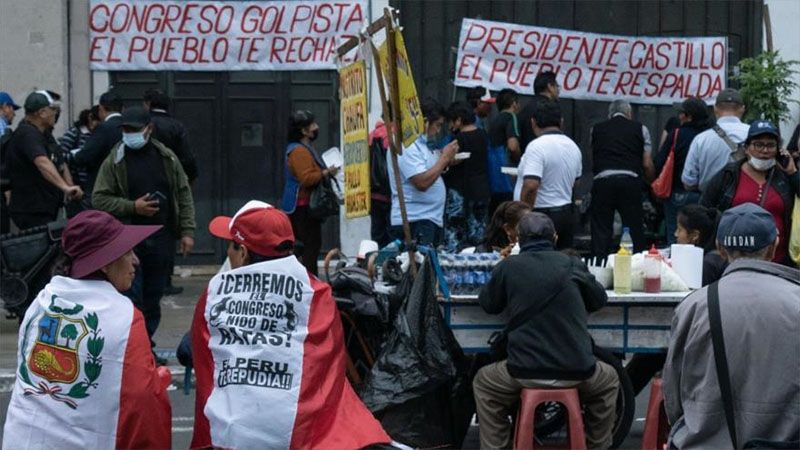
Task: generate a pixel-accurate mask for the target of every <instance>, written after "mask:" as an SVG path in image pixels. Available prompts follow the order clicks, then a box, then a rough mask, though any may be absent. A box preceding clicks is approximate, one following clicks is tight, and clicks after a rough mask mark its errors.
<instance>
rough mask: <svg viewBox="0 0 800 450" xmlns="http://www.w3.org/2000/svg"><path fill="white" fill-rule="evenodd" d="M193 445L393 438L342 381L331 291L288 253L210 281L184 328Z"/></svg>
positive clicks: (273, 445)
mask: <svg viewBox="0 0 800 450" xmlns="http://www.w3.org/2000/svg"><path fill="white" fill-rule="evenodd" d="M192 347H193V352H192V355H193V361H194V368H195V371H196V374H197V397H196V404H195V427H194V437H193V439H192V445H191V447H192V448H204V447H211V446H214V447H221V448H235V449H265V448H269V449H289V448H291V449H356V448H362V447H366V446H368V445H370V444H378V443H383V444H388V443H390V442H391V439H390V438H389V436H388V435H387V434H386V432H384V431H383V428H382V427H381V425H380V423H379V422H378V421H377V420H375V418H374V417H373V416H372V413H370V412H369V410H367V408H366V407H365V406H364V404H363V403H362V402H361V400H360V399H359V398H358V396H356V394H355V392H354V391H353V389H352V387H351V386H350V383H349V382H348V381H347V379H346V377H345V356H346V353H345V348H344V337H343V332H342V324H341V321H340V319H339V313H338V311H337V309H336V304H335V303H334V300H333V296H332V295H331V290H330V286H328V285H327V284H325V283H323V282H321V281H319V280H318V279H317V278H315V277H313V276H311V275H309V274H308V272H307V271H306V269H305V268H304V267H303V265H301V264H300V263H299V262H298V261H297V259H296V258H295V257H294V256H289V257H285V258H281V259H276V260H271V261H267V262H262V263H258V264H253V265H249V266H244V267H241V268H238V269H235V270H231V271H229V272H224V273H220V274H218V275H217V276H215V277H214V278H213V279H212V280H211V281H210V282H209V285H208V289H207V291H206V293H205V294H204V295H203V296H202V297H201V298H200V300H199V302H198V304H197V307H196V309H195V315H194V321H193V323H192Z"/></svg>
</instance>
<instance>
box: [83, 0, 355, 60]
mask: <svg viewBox="0 0 800 450" xmlns="http://www.w3.org/2000/svg"><path fill="white" fill-rule="evenodd" d="M367 14H368V10H367V1H366V0H331V1H302V2H300V1H174V0H92V2H91V6H90V9H89V33H90V44H89V61H90V64H91V69H92V70H206V71H214V70H219V71H230V70H321V69H336V63H335V58H334V55H335V53H336V48H337V47H338V46H339V45H340V43H342V42H344V41H346V40H347V39H349V38H350V37H352V36H356V35H358V32H359V31H360V30H361V28H363V27H364V23H365V22H364V21H365V18H366V16H367ZM355 54H356V52H353V55H355ZM345 61H347V59H345Z"/></svg>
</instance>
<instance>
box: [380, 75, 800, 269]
mask: <svg viewBox="0 0 800 450" xmlns="http://www.w3.org/2000/svg"><path fill="white" fill-rule="evenodd" d="M558 93H559V87H558V83H557V81H556V78H555V74H553V73H552V72H543V73H540V74H539V75H538V76H537V78H536V82H535V83H534V94H535V95H534V96H533V97H532V98H531V99H530V100H529V101H528V102H527V103H526V104H525V105H524V106H520V102H521V100H520V96H519V94H518V93H517V92H514V91H512V90H510V89H503V90H501V91H499V92H498V93H497V95H496V96H494V97H492V96H491V95H490V93H489V91H488V90H486V89H484V88H481V87H476V88H471V89H469V91H468V92H467V100H466V101H456V102H454V103H452V104H451V105H449V106H448V107H447V108H445V107H443V106H441V105H440V104H439V103H438V102H436V101H435V100H432V99H425V100H423V101H422V104H421V107H422V114H423V116H424V117H425V130H424V132H423V133H422V135H420V137H419V138H418V139H417V141H416V142H414V144H413V145H411V146H409V147H408V148H404V151H403V154H402V155H400V156H399V157H398V163H399V169H400V175H401V180H400V182H401V183H400V184H401V185H402V186H403V192H404V196H405V202H406V209H407V214H408V220H409V222H410V224H411V232H412V239H414V240H416V242H417V243H421V244H427V245H431V246H434V247H441V248H443V249H445V250H446V251H449V252H458V251H461V250H463V249H464V248H468V247H478V246H486V245H487V244H489V243H488V242H487V239H491V237H490V235H489V234H488V230H487V226H488V225H490V224H491V223H492V222H493V218H492V217H493V214H494V213H495V211H496V210H497V209H498V206H499V205H500V204H502V203H503V202H505V201H511V200H513V201H521V202H524V203H527V204H528V205H529V206H530V207H531V208H532V209H533V210H534V211H538V212H543V213H545V214H546V215H548V217H550V218H551V219H552V220H553V222H554V223H555V226H556V231H557V233H558V236H559V240H558V243H557V246H558V248H559V249H566V248H575V249H577V250H578V251H581V252H583V253H588V254H591V255H592V256H597V257H605V256H607V255H608V254H609V253H613V252H615V251H616V249H617V248H618V243H619V238H620V234H621V233H619V231H617V232H616V233H615V231H614V230H615V229H616V230H620V229H621V228H622V227H626V228H628V229H629V230H630V234H631V238H632V240H633V246H634V250H635V251H636V252H640V251H643V250H645V249H646V248H649V246H650V244H652V243H656V244H659V245H661V244H672V243H675V242H676V240H677V239H678V234H679V232H680V230H679V215H680V211H681V209H682V208H684V207H686V206H689V205H696V204H701V205H703V206H706V207H709V208H712V209H715V210H717V211H719V212H723V211H725V210H726V209H729V208H731V207H734V206H737V205H739V204H742V203H748V202H752V203H756V204H759V205H761V206H762V207H764V208H765V209H766V210H768V211H770V213H772V214H773V216H774V217H775V223H776V226H777V227H778V230H779V233H780V236H781V238H782V239H781V244H780V246H779V248H778V251H777V253H776V255H775V262H779V263H782V264H785V265H788V266H790V267H793V266H796V265H797V257H798V255H795V260H794V261H793V260H792V258H791V255H790V254H789V252H788V243H789V239H788V237H789V235H788V233H789V230H791V220H792V218H791V216H792V211H793V207H794V198H795V196H796V195H797V193H798V190H799V188H798V181H797V177H798V175H797V164H798V163H797V161H798V159H800V152H798V150H797V148H796V147H797V144H796V140H797V139H796V138H793V139H792V140H790V141H789V145H788V146H786V145H785V144H784V140H783V139H782V138H781V135H780V132H779V130H778V128H777V127H776V126H775V124H772V123H770V122H769V121H766V120H758V121H754V122H753V123H752V124H746V123H743V122H742V120H741V119H742V117H743V115H744V113H745V111H746V109H747V107H746V105H745V104H744V100H743V98H742V96H741V94H740V93H739V92H738V91H736V90H735V89H730V88H729V89H724V90H722V91H721V92H720V93H719V95H718V96H717V99H716V103H715V105H714V107H713V113H711V112H710V111H709V109H710V108H709V107H708V106H706V104H705V102H704V101H702V100H700V99H699V98H694V97H689V98H687V99H685V100H684V101H682V102H680V103H678V104H676V105H675V113H676V115H675V117H671V118H670V120H669V121H667V123H666V124H665V128H664V131H663V132H662V133H661V139H660V142H654V141H653V139H652V138H651V133H650V130H649V129H648V128H647V126H644V125H642V124H641V123H640V122H637V121H636V120H635V117H634V114H633V108H632V107H631V105H630V103H628V102H627V101H623V100H617V101H614V102H612V103H611V104H610V105H609V108H608V116H607V120H603V121H599V122H597V123H595V124H594V125H593V126H592V127H591V129H590V130H589V134H590V136H591V144H590V145H591V147H590V149H588V150H587V151H585V152H581V149H580V147H579V146H578V145H577V143H576V142H575V141H574V140H573V139H571V138H570V137H569V136H567V135H566V134H565V132H564V129H563V128H564V127H563V120H564V119H563V114H562V108H561V106H560V104H559V100H558ZM492 105H495V106H496V111H494V112H490V111H491V109H492ZM799 127H800V126H799ZM386 130H387V127H386V126H385V125H384V124H383V123H382V122H379V123H378V125H377V127H376V129H375V131H374V132H373V135H372V136H373V138H372V139H371V140H370V145H371V146H372V155H373V159H374V160H376V159H379V158H380V159H383V161H381V165H383V164H384V163H385V164H386V166H387V167H391V166H390V164H391V161H390V158H389V156H388V152H387V149H388V140H387V139H386V135H387V132H386ZM794 134H795V135H797V134H798V132H797V130H796V131H795V133H794ZM375 136H380V137H382V138H381V139H375V138H374V137H375ZM670 155H673V156H670ZM587 159H588V164H584V162H585V161H586V160H587ZM668 159H669V160H670V162H669V164H668V163H667V160H668ZM667 165H669V166H670V169H671V171H672V172H671V173H672V177H671V179H669V180H666V182H667V183H668V184H670V185H671V189H670V190H671V193H670V195H669V196H667V197H666V198H663V199H658V198H656V197H654V196H653V195H652V193H651V192H650V184H651V183H652V182H653V181H654V180H655V179H656V178H658V177H659V175H661V174H662V172H664V171H665V167H666V166H667ZM584 167H591V170H592V173H591V176H590V177H589V176H584V174H583V168H584ZM383 170H384V171H383V172H382V173H383V178H382V177H381V172H376V171H374V170H373V173H372V174H371V182H372V186H373V188H374V189H373V190H374V192H375V193H376V195H373V197H374V198H376V196H377V200H378V201H379V202H382V203H380V205H379V206H381V207H380V208H377V209H376V210H375V211H373V213H372V219H373V224H375V223H378V224H383V223H389V224H391V227H389V231H390V232H389V233H388V234H387V233H386V230H387V227H375V226H373V228H372V237H373V239H374V240H376V241H377V242H379V244H380V245H381V246H383V245H386V244H387V243H388V242H389V240H390V239H392V238H394V239H400V240H403V235H402V229H401V227H400V226H399V225H401V221H400V208H399V199H398V197H397V191H396V189H395V187H396V186H395V182H394V178H393V173H392V171H391V170H386V168H385V167H384V168H383ZM514 172H516V176H514V175H513V173H514ZM589 178H590V179H591V184H590V186H589V185H588V184H589V182H588V180H587V179H589ZM579 183H586V184H587V185H585V186H580V188H581V189H577V187H578V184H579ZM579 190H580V191H589V192H591V194H590V195H589V196H585V197H583V198H580V199H578V198H577V195H576V193H577V191H579ZM581 203H582V205H581V207H580V208H579V206H578V205H579V204H581ZM647 203H649V204H652V205H656V208H657V210H659V211H661V215H659V217H662V215H663V221H662V222H660V223H656V224H655V226H653V224H650V227H649V228H650V229H647V228H648V227H646V225H645V207H644V205H645V204H647ZM581 211H585V212H586V213H587V214H586V215H587V216H588V217H587V218H586V219H587V220H582V219H583V218H582V217H581ZM617 215H618V216H619V217H621V222H622V223H621V225H622V227H618V226H616V227H615V216H617ZM587 222H588V223H589V225H590V226H589V233H588V234H589V235H590V236H591V240H590V241H589V242H588V243H586V244H581V243H580V242H578V241H577V240H576V239H575V237H576V236H579V235H580V234H582V231H583V228H582V224H584V223H587ZM661 224H663V226H661Z"/></svg>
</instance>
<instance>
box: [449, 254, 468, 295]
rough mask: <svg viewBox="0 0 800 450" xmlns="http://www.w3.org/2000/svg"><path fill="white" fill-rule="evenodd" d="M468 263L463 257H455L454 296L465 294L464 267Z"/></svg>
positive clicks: (452, 291)
mask: <svg viewBox="0 0 800 450" xmlns="http://www.w3.org/2000/svg"><path fill="white" fill-rule="evenodd" d="M465 265H466V262H465V261H464V256H463V255H453V289H452V290H451V293H452V294H456V295H462V294H464V293H465V292H464V267H465Z"/></svg>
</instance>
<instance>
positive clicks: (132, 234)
mask: <svg viewBox="0 0 800 450" xmlns="http://www.w3.org/2000/svg"><path fill="white" fill-rule="evenodd" d="M159 229H161V225H123V224H122V222H120V221H119V220H117V219H115V218H114V216H112V215H111V214H108V213H105V212H102V211H94V210H89V211H82V212H81V213H79V214H78V215H76V216H75V217H73V218H72V219H70V220H69V222H68V223H67V227H66V228H65V229H64V232H63V233H62V235H61V247H62V248H63V249H64V253H65V254H66V255H67V256H69V257H70V258H71V259H72V267H71V269H70V276H71V277H72V278H83V277H85V276H86V275H89V274H92V273H94V272H96V271H97V270H99V269H101V268H103V267H105V266H107V265H108V264H110V263H112V262H114V261H115V260H117V259H118V258H120V257H122V256H123V255H125V254H126V253H128V252H129V251H130V250H131V249H132V248H133V247H135V246H136V244H138V243H140V242H142V241H143V240H145V239H146V238H147V237H148V236H150V235H151V234H153V233H155V232H156V231H158V230H159Z"/></svg>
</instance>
